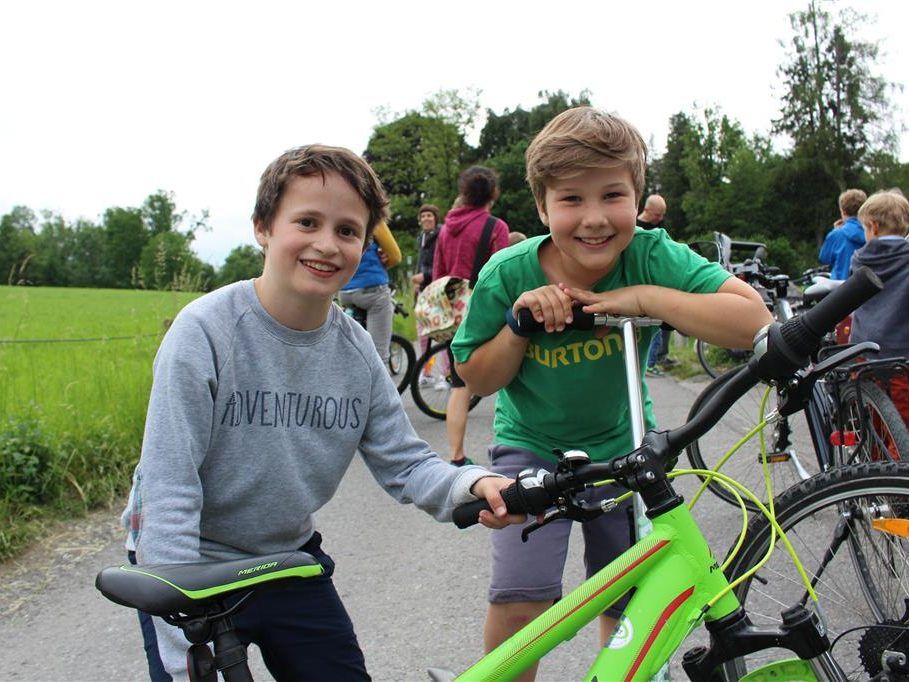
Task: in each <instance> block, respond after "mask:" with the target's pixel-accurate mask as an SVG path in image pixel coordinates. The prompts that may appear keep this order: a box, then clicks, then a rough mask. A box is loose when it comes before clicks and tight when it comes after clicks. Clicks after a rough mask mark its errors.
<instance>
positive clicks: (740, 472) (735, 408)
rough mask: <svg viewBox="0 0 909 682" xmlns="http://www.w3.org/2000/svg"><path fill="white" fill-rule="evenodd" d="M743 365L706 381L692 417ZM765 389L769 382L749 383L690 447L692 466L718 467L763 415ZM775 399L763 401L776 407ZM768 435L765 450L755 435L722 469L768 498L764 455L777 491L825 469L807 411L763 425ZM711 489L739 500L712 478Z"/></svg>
mask: <svg viewBox="0 0 909 682" xmlns="http://www.w3.org/2000/svg"><path fill="white" fill-rule="evenodd" d="M741 371H743V370H737V371H732V372H727V373H726V374H723V375H721V376H719V377H718V378H716V379H714V380H713V381H711V382H710V383H709V384H707V387H706V388H705V389H704V390H703V391H702V392H701V393H700V395H698V397H697V398H696V399H695V401H694V403H693V404H692V405H691V410H690V411H689V413H688V419H689V420H691V419H693V418H694V417H695V416H697V415H698V413H700V412H701V410H703V409H704V406H705V405H707V404H708V403H709V402H710V401H711V400H712V399H713V397H714V396H715V395H716V394H717V393H718V392H719V391H720V390H722V388H723V387H724V386H725V385H726V383H727V382H728V381H729V380H730V379H731V378H732V377H734V376H736V375H737V374H738V373H739V372H741ZM766 390H767V385H766V384H758V385H757V386H754V387H753V388H751V389H749V391H748V392H747V393H745V394H744V395H743V396H741V397H740V398H739V399H738V400H736V401H735V403H733V404H732V405H731V406H730V407H729V408H728V409H727V410H726V412H725V413H724V414H723V416H722V417H721V418H720V420H719V421H718V422H717V424H716V426H715V427H714V428H712V429H711V430H710V431H708V432H707V433H705V434H704V435H703V436H701V437H700V438H698V439H697V440H695V441H693V442H692V443H691V445H689V446H688V447H687V448H686V452H687V455H688V461H689V462H690V463H691V466H692V468H694V469H714V468H715V467H716V466H717V464H718V463H719V461H720V458H721V457H722V456H723V455H725V454H726V452H727V451H728V450H729V449H730V448H731V447H732V446H733V445H735V444H736V443H737V442H738V441H740V440H741V439H742V438H744V436H745V435H746V434H747V433H748V432H749V431H750V430H751V429H752V428H753V427H755V426H756V425H757V424H758V423H759V422H760V421H761V418H762V413H761V402H762V399H763V397H764V392H765V391H766ZM771 390H773V389H772V388H771ZM776 399H777V396H776V395H775V394H774V395H771V396H769V399H768V401H767V403H766V404H765V406H764V410H765V414H766V413H770V412H772V411H773V410H774V409H775V407H776ZM764 439H765V446H766V455H762V453H761V447H760V438H759V436H758V435H754V436H752V438H751V440H750V441H748V442H746V443H745V445H744V446H742V448H741V449H740V450H739V451H738V452H736V453H735V454H733V455H732V457H731V458H730V459H729V460H728V461H727V462H726V464H725V465H724V466H723V468H722V469H721V471H722V472H723V473H725V474H729V475H730V476H732V477H733V478H734V479H736V480H737V481H739V482H740V483H743V484H744V485H745V486H747V487H748V488H749V489H750V490H751V491H752V492H754V493H755V494H757V496H758V498H759V499H761V500H762V501H763V502H764V503H765V504H766V501H767V493H766V481H765V478H764V469H765V467H764V464H765V460H766V465H767V466H766V469H767V472H768V475H769V478H770V483H771V485H772V487H773V490H775V491H776V492H775V493H774V495H777V494H779V493H780V492H782V491H784V490H786V489H787V488H789V487H790V486H792V485H795V484H797V483H799V482H800V481H802V480H804V479H806V478H808V477H809V476H812V475H814V474H816V473H817V472H818V471H820V469H821V466H820V461H821V460H820V457H819V456H818V454H817V450H816V449H815V444H814V440H813V439H812V437H811V431H810V428H809V426H808V420H807V416H806V413H805V412H804V411H801V412H797V413H795V414H792V415H789V416H788V417H783V418H781V419H779V420H776V421H774V422H773V424H772V425H768V426H767V427H765V429H764ZM708 490H709V491H710V492H711V493H713V494H714V495H716V496H717V497H718V498H719V499H721V500H723V501H724V502H727V503H729V504H731V505H734V506H736V507H737V506H738V504H739V503H738V499H737V498H736V497H735V495H733V494H732V493H731V492H730V491H729V490H727V489H726V488H724V487H723V486H722V485H720V483H719V482H718V481H715V480H713V479H711V480H710V482H709V483H708ZM744 502H745V506H746V507H747V508H748V510H749V511H752V512H755V511H757V506H756V505H755V504H754V503H753V502H752V501H751V500H750V499H748V498H745V500H744Z"/></svg>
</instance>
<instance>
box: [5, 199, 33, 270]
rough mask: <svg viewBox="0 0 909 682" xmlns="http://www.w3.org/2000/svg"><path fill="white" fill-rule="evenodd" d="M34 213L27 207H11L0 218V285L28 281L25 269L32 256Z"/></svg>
mask: <svg viewBox="0 0 909 682" xmlns="http://www.w3.org/2000/svg"><path fill="white" fill-rule="evenodd" d="M36 222H37V219H36V217H35V213H34V211H32V210H31V209H30V208H28V207H27V206H13V208H12V210H11V211H10V212H9V213H7V214H6V215H4V216H3V218H0V244H2V245H3V248H2V249H0V284H19V283H25V282H27V281H28V276H27V269H28V266H29V261H30V260H31V258H32V257H33V256H34V247H35V244H34V242H35V224H36Z"/></svg>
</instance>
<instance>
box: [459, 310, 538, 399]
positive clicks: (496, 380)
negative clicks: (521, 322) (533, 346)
mask: <svg viewBox="0 0 909 682" xmlns="http://www.w3.org/2000/svg"><path fill="white" fill-rule="evenodd" d="M527 344H528V339H525V338H521V337H519V336H516V335H515V334H514V333H513V332H512V331H511V330H510V329H509V328H508V327H507V326H506V327H502V329H501V330H500V331H499V333H498V334H496V335H495V336H494V337H493V338H491V339H490V340H489V341H487V342H486V343H484V344H483V345H482V346H480V347H479V348H477V349H476V350H475V351H474V352H473V353H472V354H471V356H470V359H469V360H468V361H467V362H464V363H460V362H459V363H457V370H458V374H459V375H460V376H461V378H462V379H463V380H464V383H466V384H467V387H468V388H469V389H470V392H471V393H474V394H476V395H483V396H486V395H490V394H492V393H495V392H496V391H498V390H499V389H500V388H504V387H505V386H507V385H508V384H509V383H511V380H512V379H514V377H515V375H516V374H517V373H518V370H519V369H520V367H521V363H522V362H523V361H524V353H525V352H526V350H527Z"/></svg>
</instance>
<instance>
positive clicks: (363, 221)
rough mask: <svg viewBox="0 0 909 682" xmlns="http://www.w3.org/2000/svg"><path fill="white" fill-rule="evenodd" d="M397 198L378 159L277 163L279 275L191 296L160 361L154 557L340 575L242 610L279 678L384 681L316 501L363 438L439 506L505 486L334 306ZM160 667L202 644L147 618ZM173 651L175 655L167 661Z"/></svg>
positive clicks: (181, 660) (268, 230)
mask: <svg viewBox="0 0 909 682" xmlns="http://www.w3.org/2000/svg"><path fill="white" fill-rule="evenodd" d="M386 206H387V199H386V196H385V192H384V191H383V189H382V185H381V183H380V182H379V180H378V178H377V177H376V176H375V174H374V173H373V171H372V169H371V168H370V167H369V165H368V164H367V163H366V162H365V161H363V160H362V159H360V158H359V157H358V156H356V155H355V154H353V153H352V152H350V151H348V150H346V149H342V148H338V147H327V146H321V145H311V146H305V147H299V148H296V149H291V150H290V151H288V152H286V153H284V154H282V155H281V156H279V157H278V158H277V159H275V160H274V161H273V162H272V163H271V164H270V165H269V166H268V168H267V169H266V170H265V172H264V174H263V175H262V178H261V182H260V185H259V190H258V194H257V197H256V206H255V211H254V213H253V224H254V228H255V238H256V241H257V242H258V243H259V245H260V246H261V247H262V250H263V251H264V254H265V263H264V267H263V271H262V275H261V276H260V277H258V278H256V279H253V280H247V281H242V282H237V283H235V284H231V285H228V286H225V287H222V288H221V289H218V290H217V291H214V292H211V293H210V294H207V295H205V296H202V297H201V298H199V299H197V300H196V301H194V302H192V303H190V304H189V305H187V306H186V307H185V308H184V309H183V310H182V311H181V312H180V314H179V315H178V316H177V317H176V319H175V320H174V322H173V324H172V325H171V327H170V329H169V330H168V332H167V334H166V335H165V337H164V340H163V341H162V343H161V346H160V348H159V350H158V353H157V356H156V358H155V363H154V382H153V385H152V390H151V397H150V400H149V406H148V416H147V420H146V428H145V437H144V440H143V443H142V455H141V459H140V461H139V465H138V467H137V468H136V472H135V476H134V482H133V488H132V491H131V493H130V498H129V502H128V505H127V508H126V510H125V512H124V516H123V519H124V521H125V522H126V524H127V525H128V527H129V529H130V533H129V537H128V541H127V548H128V549H129V550H132V551H134V555H133V556H131V559H133V560H134V561H137V562H138V564H140V565H141V564H159V563H179V562H194V561H204V560H207V559H211V560H216V559H233V558H241V557H244V556H249V555H258V554H265V553H270V552H278V551H285V550H295V549H298V548H299V549H302V550H304V551H307V552H309V553H311V554H313V555H314V556H315V557H316V558H317V559H318V560H319V561H320V563H322V565H323V566H324V568H325V575H324V576H323V577H321V578H317V579H313V580H304V581H295V582H293V583H287V584H286V586H284V587H281V588H280V589H276V590H274V591H268V592H265V593H264V594H262V595H259V596H257V597H256V598H255V599H254V600H252V602H251V603H250V605H249V606H248V607H247V608H245V609H244V610H242V611H241V612H239V613H237V614H236V615H234V616H233V622H234V625H235V626H236V629H237V633H238V635H239V637H240V638H241V640H242V641H243V642H244V643H247V644H248V643H250V642H254V643H256V644H257V645H259V648H260V649H261V651H262V655H263V659H264V661H265V664H266V666H267V667H268V668H269V670H270V672H271V673H272V674H273V675H274V676H275V678H276V679H279V680H286V679H324V680H337V679H344V680H349V679H358V680H359V679H368V675H367V673H366V668H365V663H364V659H363V654H362V652H361V651H360V648H359V645H358V643H357V639H356V636H355V634H354V630H353V626H352V624H351V622H350V619H349V617H348V615H347V613H346V611H345V609H344V606H343V604H342V603H341V600H340V597H339V596H338V594H337V592H336V591H335V589H334V587H333V585H332V581H331V577H330V576H331V573H332V570H333V567H334V563H333V562H332V560H331V558H330V557H329V556H328V555H327V554H326V553H325V552H324V551H323V550H322V549H321V547H320V544H321V540H322V538H321V536H320V535H319V533H318V532H317V531H316V530H315V528H314V524H313V518H312V514H313V513H314V512H315V511H316V510H317V509H319V508H320V507H322V506H323V505H324V504H325V503H326V502H327V501H328V500H329V499H331V497H332V496H333V495H334V493H335V491H336V490H337V487H338V484H339V483H340V480H341V477H342V476H343V475H344V473H345V471H346V470H347V468H348V466H349V465H350V462H351V460H352V458H353V456H354V453H355V452H356V451H358V450H359V452H360V454H361V455H362V457H363V459H364V460H365V462H366V465H367V466H368V467H369V469H370V470H371V472H372V474H373V475H374V476H375V478H376V479H377V480H378V481H379V482H380V484H381V485H382V486H383V487H384V488H385V489H386V490H387V491H388V493H389V494H391V495H392V496H393V497H395V498H396V499H397V500H398V501H400V502H412V503H414V504H416V505H417V506H418V507H419V508H421V509H423V510H424V511H427V512H428V513H431V514H432V515H433V516H435V517H436V518H437V519H439V520H447V519H449V518H450V516H451V511H452V509H453V507H454V506H456V505H458V504H461V503H464V502H468V501H471V500H474V499H476V498H485V499H486V500H487V501H488V502H489V503H490V506H491V508H492V509H494V510H495V514H492V513H489V512H482V513H481V515H480V520H481V522H482V523H483V524H484V525H487V526H489V527H501V526H504V525H505V524H507V523H510V522H513V521H515V520H516V517H510V516H506V513H505V508H504V503H503V502H502V498H501V496H500V494H499V490H500V489H501V488H503V487H504V486H505V485H507V484H508V483H509V481H508V480H507V479H505V478H502V477H500V476H495V475H492V474H490V473H489V472H487V471H486V470H485V469H482V468H480V467H466V468H461V469H458V468H456V467H453V466H451V465H449V464H448V463H446V462H444V461H443V460H441V459H440V458H439V457H438V456H437V455H436V454H435V453H433V452H431V451H430V449H429V446H428V445H427V443H425V442H424V441H423V440H421V439H420V438H418V437H417V434H416V433H415V432H414V430H413V428H412V426H411V425H410V422H409V421H408V419H407V416H406V414H405V412H404V409H403V407H402V405H401V402H400V399H399V398H398V393H397V391H396V389H395V386H394V385H393V383H392V381H391V379H390V378H389V376H388V372H387V371H386V370H385V367H384V366H383V364H382V362H381V360H380V358H379V355H378V354H377V353H376V351H375V348H374V346H373V343H372V341H371V340H370V337H369V335H368V334H367V332H366V330H365V329H363V328H362V327H361V326H360V325H358V324H357V323H356V322H355V321H354V320H353V319H351V318H350V317H349V316H347V315H345V314H344V313H343V312H342V311H341V309H340V308H338V307H337V306H336V305H333V304H332V297H333V296H334V295H335V294H336V293H337V292H338V290H339V289H341V287H342V286H343V285H344V284H345V283H346V282H347V281H348V280H349V279H350V278H351V276H352V275H353V274H354V272H355V271H356V269H357V266H358V264H359V262H360V258H361V256H362V254H363V251H364V249H365V248H366V246H367V245H368V244H369V242H370V237H371V235H372V232H373V230H374V228H375V227H376V225H378V224H379V223H380V222H381V221H382V220H383V218H384V217H385V211H386ZM140 621H141V622H142V625H143V637H144V639H145V644H146V651H147V654H148V658H149V669H150V673H151V676H152V679H154V680H169V679H171V678H172V677H178V678H185V676H186V649H187V646H188V644H187V642H186V640H185V639H184V637H183V635H182V633H181V632H180V631H179V630H178V629H177V628H175V627H171V626H168V625H166V624H165V623H164V622H163V621H161V620H160V619H154V626H153V627H152V623H151V620H150V619H149V618H148V616H147V615H144V614H140ZM162 662H163V665H162Z"/></svg>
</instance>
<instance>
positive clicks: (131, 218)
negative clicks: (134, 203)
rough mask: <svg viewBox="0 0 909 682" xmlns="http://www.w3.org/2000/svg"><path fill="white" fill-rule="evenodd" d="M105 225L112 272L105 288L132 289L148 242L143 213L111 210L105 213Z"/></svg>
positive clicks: (106, 245)
mask: <svg viewBox="0 0 909 682" xmlns="http://www.w3.org/2000/svg"><path fill="white" fill-rule="evenodd" d="M102 224H103V226H104V232H105V237H106V239H105V249H104V255H105V259H106V261H107V271H108V273H109V279H108V281H106V282H104V286H108V287H114V288H118V289H125V288H129V287H131V286H132V285H133V271H134V269H135V267H136V265H137V264H138V262H139V257H140V256H141V255H142V249H144V248H145V245H146V244H147V243H148V239H149V233H148V231H147V230H146V229H145V224H144V223H143V220H142V211H141V210H140V209H138V208H120V207H114V208H109V209H107V210H106V211H104V217H103V220H102Z"/></svg>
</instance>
